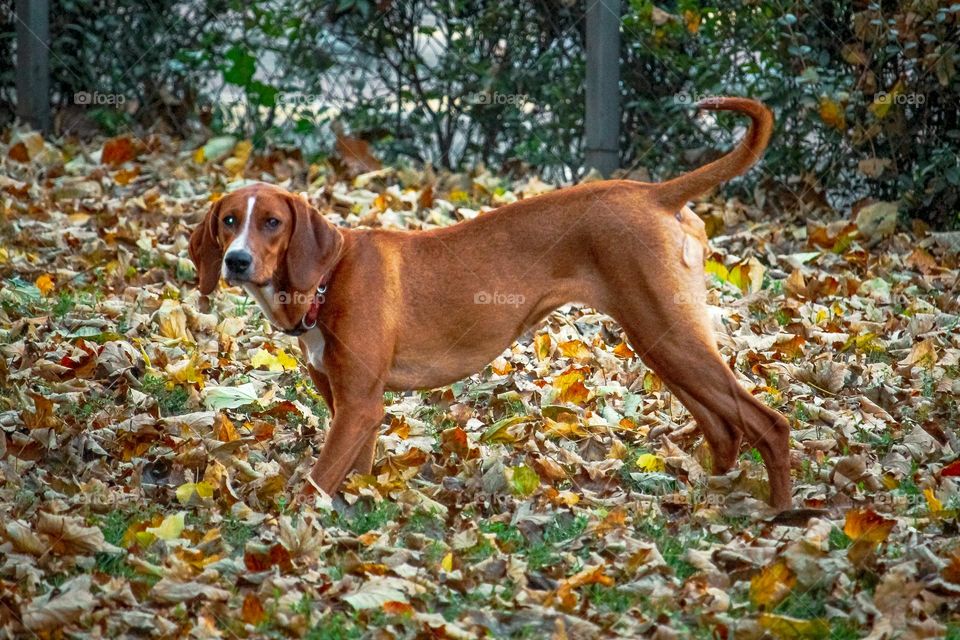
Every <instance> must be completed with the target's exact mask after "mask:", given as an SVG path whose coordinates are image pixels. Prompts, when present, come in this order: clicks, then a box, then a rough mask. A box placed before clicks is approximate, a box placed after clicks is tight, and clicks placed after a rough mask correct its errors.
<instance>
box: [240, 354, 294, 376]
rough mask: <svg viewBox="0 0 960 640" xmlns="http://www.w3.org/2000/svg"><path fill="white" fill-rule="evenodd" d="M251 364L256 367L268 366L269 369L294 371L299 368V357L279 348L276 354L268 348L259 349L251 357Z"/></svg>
mask: <svg viewBox="0 0 960 640" xmlns="http://www.w3.org/2000/svg"><path fill="white" fill-rule="evenodd" d="M250 364H251V366H253V368H254V369H260V368H261V367H266V369H267V370H268V371H284V370H286V371H292V370H293V369H296V368H297V359H296V358H294V357H293V356H290V355H288V354H287V353H286V352H285V351H284V350H283V349H277V352H276V353H275V354H274V353H270V352H269V351H267V350H266V349H257V351H256V353H254V354H253V357H252V358H250Z"/></svg>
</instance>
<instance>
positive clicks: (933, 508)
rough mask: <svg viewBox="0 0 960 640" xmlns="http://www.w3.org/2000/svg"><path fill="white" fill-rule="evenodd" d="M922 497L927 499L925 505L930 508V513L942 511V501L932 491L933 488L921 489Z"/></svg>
mask: <svg viewBox="0 0 960 640" xmlns="http://www.w3.org/2000/svg"><path fill="white" fill-rule="evenodd" d="M923 497H924V498H926V499H927V507H928V508H929V509H930V512H931V513H939V512H941V511H943V503H942V502H940V499H939V498H937V495H936V494H935V493H934V492H933V489H932V488H930V487H928V488H926V489H924V490H923Z"/></svg>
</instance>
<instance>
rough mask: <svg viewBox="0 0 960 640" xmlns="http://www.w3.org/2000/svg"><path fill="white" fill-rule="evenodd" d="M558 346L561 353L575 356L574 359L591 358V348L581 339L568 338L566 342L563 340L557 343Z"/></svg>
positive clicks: (570, 356)
mask: <svg viewBox="0 0 960 640" xmlns="http://www.w3.org/2000/svg"><path fill="white" fill-rule="evenodd" d="M557 348H559V349H560V353H561V354H563V355H565V356H566V357H568V358H573V359H574V360H589V359H590V356H591V355H592V354H591V353H590V348H589V347H587V345H585V344H584V343H583V342H582V341H580V340H567V341H566V342H561V343H560V344H558V345H557Z"/></svg>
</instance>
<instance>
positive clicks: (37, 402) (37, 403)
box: [20, 392, 57, 429]
mask: <svg viewBox="0 0 960 640" xmlns="http://www.w3.org/2000/svg"><path fill="white" fill-rule="evenodd" d="M29 395H30V397H31V398H33V407H34V410H33V411H27V410H26V409H22V410H21V411H20V415H21V417H22V418H23V424H25V425H26V426H27V428H28V429H43V428H49V427H55V426H56V425H57V420H56V418H54V417H53V400H50V399H49V398H44V397H43V396H41V395H40V394H37V393H32V392H31V393H30V394H29Z"/></svg>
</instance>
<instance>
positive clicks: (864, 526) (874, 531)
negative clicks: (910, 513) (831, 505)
mask: <svg viewBox="0 0 960 640" xmlns="http://www.w3.org/2000/svg"><path fill="white" fill-rule="evenodd" d="M895 524H897V521H896V520H891V519H889V518H884V517H883V516H881V515H880V514H878V513H877V512H875V511H874V510H873V509H869V508H868V509H851V510H850V511H848V512H847V518H846V521H845V522H844V524H843V532H844V533H845V534H847V536H849V537H850V538H851V539H852V540H864V541H866V542H872V543H880V542H883V541H884V540H886V539H887V536H889V535H890V531H891V530H892V529H893V526H894V525H895Z"/></svg>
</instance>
